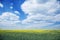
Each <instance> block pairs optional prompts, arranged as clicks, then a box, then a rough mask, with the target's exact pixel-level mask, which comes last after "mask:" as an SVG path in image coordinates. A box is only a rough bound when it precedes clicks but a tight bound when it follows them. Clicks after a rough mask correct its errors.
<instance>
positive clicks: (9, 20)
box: [0, 12, 20, 27]
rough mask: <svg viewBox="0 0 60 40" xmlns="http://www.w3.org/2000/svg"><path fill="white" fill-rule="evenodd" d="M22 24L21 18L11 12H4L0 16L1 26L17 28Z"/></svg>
mask: <svg viewBox="0 0 60 40" xmlns="http://www.w3.org/2000/svg"><path fill="white" fill-rule="evenodd" d="M18 22H20V20H19V16H17V15H15V14H13V13H11V12H4V13H2V15H0V24H1V25H4V26H8V27H9V26H10V27H13V26H16V23H18Z"/></svg>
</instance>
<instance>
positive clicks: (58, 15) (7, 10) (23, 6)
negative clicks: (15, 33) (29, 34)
mask: <svg viewBox="0 0 60 40" xmlns="http://www.w3.org/2000/svg"><path fill="white" fill-rule="evenodd" d="M0 29H10V30H12V29H14V30H15V29H16V30H17V29H53V30H54V29H60V0H0Z"/></svg>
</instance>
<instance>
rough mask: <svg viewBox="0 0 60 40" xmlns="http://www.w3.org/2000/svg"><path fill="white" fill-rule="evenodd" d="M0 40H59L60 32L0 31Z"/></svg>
mask: <svg viewBox="0 0 60 40" xmlns="http://www.w3.org/2000/svg"><path fill="white" fill-rule="evenodd" d="M0 40H60V30H0Z"/></svg>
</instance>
